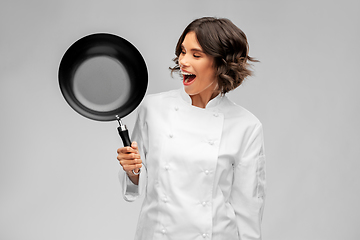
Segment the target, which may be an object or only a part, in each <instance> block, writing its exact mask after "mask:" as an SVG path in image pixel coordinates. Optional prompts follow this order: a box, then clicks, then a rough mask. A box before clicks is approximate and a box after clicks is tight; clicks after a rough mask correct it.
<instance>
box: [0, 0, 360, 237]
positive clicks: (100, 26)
mask: <svg viewBox="0 0 360 240" xmlns="http://www.w3.org/2000/svg"><path fill="white" fill-rule="evenodd" d="M359 9H360V4H359V1H350V0H345V1H319V0H315V1H314V0H312V1H309V0H306V1H257V0H253V1H250V0H249V1H240V0H237V1H235V0H223V1H209V0H206V1H205V0H190V1H189V0H183V1H165V0H152V1H140V0H133V1H120V0H116V1H115V0H101V1H95V0H91V1H90V0H86V1H85V0H76V1H75V0H71V1H70V0H62V1H45V0H33V1H26V0H22V1H21V0H18V1H16V0H5V1H4V0H2V1H1V2H0V80H1V81H0V84H1V85H0V101H1V102H0V110H1V111H0V112H1V124H0V137H1V151H0V159H1V162H0V191H1V192H0V193H1V196H0V239H4V240H13V239H14V240H23V239H36V240H39V239H53V240H58V239H67V240H68V239H88V240H92V239H94V240H95V239H96V240H98V239H105V240H114V239H132V238H133V236H134V231H135V226H136V223H137V217H138V212H139V208H140V204H141V202H136V203H127V202H125V201H124V200H123V199H122V196H121V192H120V186H119V184H118V179H117V172H118V170H119V165H118V163H117V160H116V149H117V148H118V147H120V146H121V142H120V139H119V137H118V135H117V131H116V127H117V123H116V122H107V123H103V122H96V121H92V120H89V119H86V118H84V117H82V116H80V115H78V114H77V113H76V112H75V111H73V110H72V109H71V108H70V107H69V106H68V105H67V103H66V102H65V100H64V99H63V97H62V95H61V93H60V90H59V87H58V83H57V68H58V64H59V62H60V59H61V57H62V55H63V53H64V52H65V51H66V49H67V48H68V47H69V46H70V45H71V44H72V43H73V42H74V41H76V40H77V39H79V38H81V37H83V36H85V35H88V34H91V33H96V32H110V33H114V34H118V35H120V36H123V37H125V38H126V39H128V40H129V41H130V42H132V43H133V44H134V45H135V46H136V47H137V48H138V49H139V50H140V51H141V53H142V54H143V56H144V58H145V59H146V62H147V65H148V69H149V77H150V79H149V80H150V84H149V88H148V93H156V92H161V91H166V90H170V89H175V88H179V87H181V81H179V80H178V79H177V78H174V79H172V78H171V77H170V74H169V71H168V70H167V68H168V67H169V66H172V62H171V59H172V58H173V57H174V47H175V44H176V42H177V39H178V37H179V36H180V34H181V32H182V31H183V29H184V28H185V27H186V25H187V24H188V23H189V22H190V21H192V20H193V19H195V18H198V17H201V16H218V17H227V18H229V19H231V20H232V21H233V22H234V23H235V24H237V25H238V26H239V27H240V28H241V29H242V30H244V32H245V33H246V34H247V36H248V40H249V42H250V54H251V55H252V56H254V57H256V58H258V59H259V60H261V63H258V64H256V65H255V70H256V72H255V74H256V75H255V76H254V77H252V78H250V79H248V81H247V82H246V83H245V84H244V85H243V86H242V87H240V88H239V89H237V90H236V91H235V92H233V93H231V94H229V97H230V98H231V99H232V100H233V101H235V102H236V103H238V104H240V105H242V106H244V107H246V108H247V109H249V110H250V111H251V112H253V113H254V114H255V115H256V116H258V117H259V118H260V119H261V121H262V122H263V125H264V128H265V138H266V154H267V182H268V195H267V202H266V208H265V213H264V220H263V234H264V240H335V239H336V240H337V239H358V238H359V237H360V230H359V225H358V223H356V222H357V218H358V214H359V213H360V212H359V210H360V207H359V201H360V197H359V196H360V194H359V186H358V182H359V180H360V176H359V174H358V172H359V165H360V164H359V153H360V151H359V147H358V143H359V140H360V139H359V133H360V132H359V127H358V124H359V122H360V114H359V105H360V101H359V95H358V91H359V87H360V83H359V80H360V79H359V63H360V58H359V55H360V47H359V46H360V45H359V43H360V28H359V23H360V10H359ZM134 118H135V117H134V114H131V115H130V116H128V117H126V118H125V119H124V121H125V122H126V124H127V125H128V126H129V128H130V129H132V127H133V123H134V120H135V119H134Z"/></svg>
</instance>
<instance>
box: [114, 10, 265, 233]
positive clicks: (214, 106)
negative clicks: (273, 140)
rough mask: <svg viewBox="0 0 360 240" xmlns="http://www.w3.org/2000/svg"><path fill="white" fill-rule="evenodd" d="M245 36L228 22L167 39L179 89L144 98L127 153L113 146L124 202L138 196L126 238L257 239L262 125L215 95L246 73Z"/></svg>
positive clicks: (204, 23) (207, 22) (211, 22)
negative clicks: (132, 229)
mask: <svg viewBox="0 0 360 240" xmlns="http://www.w3.org/2000/svg"><path fill="white" fill-rule="evenodd" d="M248 52H249V47H248V43H247V39H246V36H245V34H244V33H243V32H242V31H241V30H240V29H239V28H237V27H236V26H235V25H234V24H233V23H232V22H231V21H230V20H228V19H217V18H212V17H204V18H200V19H196V20H194V21H193V22H192V23H190V24H189V25H188V26H187V27H186V29H185V30H184V32H183V33H182V35H181V36H180V39H179V41H178V43H177V46H176V50H175V54H176V58H174V61H175V67H174V68H171V70H172V72H175V71H180V73H181V75H182V79H183V87H182V88H181V89H180V90H173V91H169V92H164V93H159V94H153V95H148V96H147V97H146V98H145V100H144V101H143V103H142V105H141V106H140V107H139V109H138V116H137V121H136V124H135V128H134V132H133V136H132V139H133V140H134V142H133V143H132V146H131V147H124V148H119V149H118V150H117V152H118V156H117V159H118V160H119V162H120V164H121V166H122V168H123V170H124V171H123V170H121V171H120V180H121V181H122V185H123V194H124V198H125V200H127V201H134V200H135V199H136V198H137V197H138V196H139V195H140V193H142V192H144V191H145V198H144V202H143V205H142V208H141V212H140V217H139V222H138V227H137V231H136V237H135V239H136V240H140V239H141V240H151V239H155V240H159V239H172V240H193V239H194V240H195V239H213V240H225V239H226V240H250V239H251V240H255V239H257V240H259V239H261V228H260V225H261V218H262V214H263V207H264V198H265V194H264V193H265V156H264V146H263V133H262V125H261V123H260V122H259V120H258V119H257V118H256V117H255V116H254V115H253V114H251V113H250V112H249V111H247V110H246V109H244V108H243V107H241V106H238V105H236V104H235V103H233V102H231V101H230V100H229V99H228V98H227V97H226V96H225V94H226V93H227V92H229V91H230V90H233V89H235V88H236V87H238V86H239V85H240V84H241V83H242V82H243V80H244V79H245V78H246V77H247V76H249V75H251V71H250V69H249V65H250V64H249V62H251V61H256V60H254V59H253V58H251V57H250V56H249V55H248Z"/></svg>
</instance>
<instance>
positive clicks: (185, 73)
mask: <svg viewBox="0 0 360 240" xmlns="http://www.w3.org/2000/svg"><path fill="white" fill-rule="evenodd" d="M181 74H182V75H194V74H192V73H187V72H181Z"/></svg>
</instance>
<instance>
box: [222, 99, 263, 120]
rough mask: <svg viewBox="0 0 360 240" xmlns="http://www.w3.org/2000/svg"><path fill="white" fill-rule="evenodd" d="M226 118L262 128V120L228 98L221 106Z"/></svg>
mask: <svg viewBox="0 0 360 240" xmlns="http://www.w3.org/2000/svg"><path fill="white" fill-rule="evenodd" d="M221 105H222V106H221V109H222V110H223V113H224V116H225V118H228V119H233V120H237V121H239V122H241V123H242V124H246V125H251V126H261V122H260V120H259V119H258V118H257V117H256V116H255V115H254V114H253V113H251V112H250V111H249V110H247V109H246V108H244V107H242V106H240V105H238V104H236V103H234V102H233V101H231V100H230V99H228V98H227V97H226V96H224V99H223V101H222V104H221Z"/></svg>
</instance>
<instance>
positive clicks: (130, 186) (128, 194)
mask: <svg viewBox="0 0 360 240" xmlns="http://www.w3.org/2000/svg"><path fill="white" fill-rule="evenodd" d="M119 181H120V183H121V185H122V194H123V197H124V199H125V200H126V201H128V202H133V201H135V200H136V199H137V198H138V196H139V186H138V185H135V184H134V183H133V182H132V181H131V180H130V178H129V176H128V175H127V174H126V173H125V172H124V171H123V170H122V169H120V171H119Z"/></svg>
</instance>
